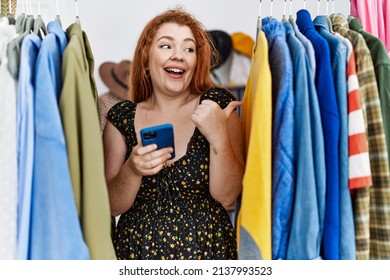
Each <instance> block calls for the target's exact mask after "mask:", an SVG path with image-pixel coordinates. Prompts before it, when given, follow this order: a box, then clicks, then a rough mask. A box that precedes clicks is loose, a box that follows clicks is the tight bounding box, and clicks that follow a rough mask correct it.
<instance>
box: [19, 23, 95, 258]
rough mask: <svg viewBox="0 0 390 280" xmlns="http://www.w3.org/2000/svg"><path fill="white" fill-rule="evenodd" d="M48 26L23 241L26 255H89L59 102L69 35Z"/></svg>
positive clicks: (37, 93)
mask: <svg viewBox="0 0 390 280" xmlns="http://www.w3.org/2000/svg"><path fill="white" fill-rule="evenodd" d="M48 32H49V33H48V34H47V36H46V37H45V39H44V40H43V41H42V46H41V49H40V51H39V54H38V57H37V62H36V65H35V73H36V78H35V80H34V87H35V153H34V173H33V174H34V176H33V178H34V180H33V188H32V201H31V226H30V231H29V239H27V240H25V241H24V242H26V243H27V242H29V247H28V249H29V250H28V259H49V260H50V259H57V260H79V259H89V252H88V248H87V246H86V244H85V242H84V239H83V234H82V231H81V227H80V221H79V216H78V213H77V209H76V204H75V199H74V195H73V189H72V184H71V179H70V173H69V164H68V155H67V150H66V143H65V136H64V132H63V128H62V122H61V116H60V112H59V108H58V101H59V98H60V93H61V89H62V55H63V52H64V50H65V47H66V45H67V43H68V40H67V38H66V35H65V32H64V31H63V30H62V28H61V26H60V25H59V24H58V23H57V22H50V23H49V24H48ZM48 170H50V172H48ZM26 237H28V236H26ZM19 240H21V239H20V238H19ZM19 244H20V245H19V253H20V255H19V257H20V258H21V259H23V258H24V257H25V254H26V253H27V250H26V249H25V248H24V246H21V245H23V244H22V242H19Z"/></svg>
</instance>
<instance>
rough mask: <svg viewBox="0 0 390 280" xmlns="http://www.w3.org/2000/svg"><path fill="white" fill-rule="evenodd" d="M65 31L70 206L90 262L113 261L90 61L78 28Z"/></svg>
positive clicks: (64, 116) (63, 99)
mask: <svg viewBox="0 0 390 280" xmlns="http://www.w3.org/2000/svg"><path fill="white" fill-rule="evenodd" d="M66 33H67V36H68V39H69V44H68V46H67V47H66V49H65V51H64V55H63V64H62V79H63V88H62V92H61V97H60V112H61V117H62V122H63V126H64V132H65V138H66V145H67V149H68V158H69V167H70V173H71V178H72V185H73V190H74V196H75V200H76V206H77V209H78V213H79V216H80V222H81V226H82V230H83V234H84V239H85V241H86V243H87V245H88V248H89V250H90V255H91V258H92V259H116V257H115V252H114V248H113V245H112V241H111V232H110V231H111V225H110V224H111V216H110V206H109V199H108V190H107V185H106V181H105V176H104V155H103V143H102V138H101V134H100V124H99V113H98V105H97V101H98V94H97V90H96V84H95V79H94V77H93V71H94V58H93V55H92V51H91V47H90V45H89V42H88V38H87V35H86V34H85V32H84V31H82V30H81V27H80V25H79V24H77V23H74V24H72V25H70V26H69V27H68V29H67V30H66ZM48 172H50V170H48Z"/></svg>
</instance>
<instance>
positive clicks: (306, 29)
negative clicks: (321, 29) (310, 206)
mask: <svg viewBox="0 0 390 280" xmlns="http://www.w3.org/2000/svg"><path fill="white" fill-rule="evenodd" d="M297 25H298V27H299V30H300V31H301V32H302V34H304V35H305V36H306V37H307V38H308V39H309V40H310V41H311V42H312V44H313V47H314V52H315V56H316V69H317V70H316V77H315V84H316V88H317V95H318V101H319V104H320V111H321V119H322V127H323V131H324V141H325V142H324V143H325V163H326V207H325V226H324V238H323V257H324V258H325V259H336V260H337V259H339V258H340V249H339V245H340V242H339V237H340V213H339V205H340V202H339V182H340V179H339V138H340V118H339V111H338V107H337V100H336V92H335V88H334V82H333V75H332V68H331V62H330V50H329V46H328V44H327V42H326V41H325V39H324V38H322V37H321V35H319V34H318V33H317V32H316V31H315V29H314V25H313V22H312V20H311V17H310V13H309V12H308V11H307V10H300V11H298V13H297Z"/></svg>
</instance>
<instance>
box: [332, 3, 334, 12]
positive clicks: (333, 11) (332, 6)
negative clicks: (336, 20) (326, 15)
mask: <svg viewBox="0 0 390 280" xmlns="http://www.w3.org/2000/svg"><path fill="white" fill-rule="evenodd" d="M332 14H334V0H332Z"/></svg>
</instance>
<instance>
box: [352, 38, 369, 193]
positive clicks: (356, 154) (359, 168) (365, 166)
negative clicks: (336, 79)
mask: <svg viewBox="0 0 390 280" xmlns="http://www.w3.org/2000/svg"><path fill="white" fill-rule="evenodd" d="M346 42H347V44H348V61H347V79H348V83H347V87H348V156H349V188H350V190H353V189H357V188H365V187H370V186H371V185H372V177H371V167H370V157H369V151H368V140H367V134H366V123H365V121H364V115H363V109H362V104H361V101H360V93H359V81H358V78H357V75H356V60H355V54H354V52H353V47H352V44H351V42H350V41H349V40H346Z"/></svg>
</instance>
